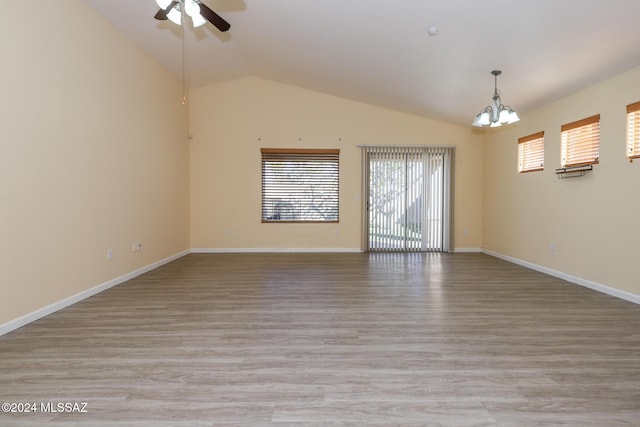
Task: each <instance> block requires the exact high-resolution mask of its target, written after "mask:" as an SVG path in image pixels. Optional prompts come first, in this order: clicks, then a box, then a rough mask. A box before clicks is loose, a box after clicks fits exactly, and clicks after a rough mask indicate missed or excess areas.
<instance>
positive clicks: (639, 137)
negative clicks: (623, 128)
mask: <svg viewBox="0 0 640 427" xmlns="http://www.w3.org/2000/svg"><path fill="white" fill-rule="evenodd" d="M627 157H628V158H629V159H637V158H640V102H636V103H634V104H630V105H627Z"/></svg>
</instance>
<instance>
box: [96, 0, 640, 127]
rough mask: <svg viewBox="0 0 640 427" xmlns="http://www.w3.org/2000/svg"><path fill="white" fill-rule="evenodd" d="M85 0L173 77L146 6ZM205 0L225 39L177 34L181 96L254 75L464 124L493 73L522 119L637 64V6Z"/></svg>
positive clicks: (139, 1) (171, 36) (148, 1)
mask: <svg viewBox="0 0 640 427" xmlns="http://www.w3.org/2000/svg"><path fill="white" fill-rule="evenodd" d="M86 1H87V3H89V4H90V5H91V6H93V7H94V8H95V9H96V10H97V11H98V12H99V13H100V14H101V15H103V16H104V17H105V18H106V19H107V20H109V21H111V22H112V23H113V25H114V26H116V27H117V28H118V29H120V30H121V31H122V32H123V33H124V34H125V35H126V36H127V37H128V38H129V39H131V40H132V41H133V42H134V43H135V44H137V45H139V46H140V47H141V48H142V49H144V50H145V51H147V52H148V53H149V54H150V55H151V56H153V57H155V58H156V59H157V61H158V62H159V63H160V64H162V65H163V66H164V67H166V68H167V69H169V70H170V71H171V72H173V73H174V74H175V75H176V76H178V77H179V78H181V77H182V48H183V38H182V37H183V36H182V28H181V27H178V26H176V25H175V24H173V23H171V22H170V21H157V20H155V19H153V15H154V14H155V13H156V11H157V10H158V7H157V5H156V3H155V1H154V0H135V1H132V0H86ZM203 3H205V4H206V5H208V6H209V7H210V8H211V9H213V10H214V11H216V12H217V13H218V14H220V15H221V16H223V17H224V18H225V19H226V20H227V21H228V22H229V23H231V30H230V31H229V32H227V33H220V32H219V31H218V30H216V29H215V27H213V26H212V25H210V24H206V25H205V26H203V27H200V28H197V29H193V28H192V27H191V26H190V25H189V26H187V27H185V31H184V36H185V38H184V44H185V47H186V49H185V53H186V56H185V58H186V67H185V70H186V73H185V74H186V82H187V84H188V85H189V86H191V87H195V86H201V85H206V84H210V83H215V82H220V81H224V80H230V79H235V78H239V77H243V76H259V77H263V78H266V79H271V80H274V81H278V82H282V83H286V84H290V85H295V86H299V87H303V88H307V89H311V90H314V91H318V92H324V93H327V94H331V95H335V96H339V97H342V98H348V99H352V100H355V101H361V102H365V103H369V104H374V105H379V106H382V107H386V108H391V109H396V110H399V111H405V112H409V113H413V114H418V115H422V116H426V117H432V118H435V119H439V120H446V121H450V122H454V123H460V124H465V125H470V123H471V121H472V120H473V118H474V116H475V115H476V114H477V113H478V112H479V111H480V110H481V109H482V108H483V107H485V106H486V105H488V103H489V101H490V98H491V95H492V93H493V86H494V81H493V76H491V74H490V72H491V70H493V69H500V70H502V71H503V74H502V75H501V76H500V77H499V79H498V88H499V89H500V91H501V94H502V101H503V102H504V103H505V104H508V105H510V106H512V107H513V108H515V109H516V110H517V111H518V112H519V113H520V114H521V115H522V114H523V113H526V112H527V111H530V110H532V109H534V108H536V107H539V106H542V105H544V104H546V103H548V102H551V101H554V100H556V99H559V98H561V97H563V96H565V95H568V94H570V93H572V92H575V91H577V90H579V89H581V88H583V87H586V86H589V85H591V84H593V83H595V82H598V81H600V80H603V79H605V78H607V77H610V76H613V75H616V74H619V73H621V72H623V71H625V70H627V69H630V68H632V67H634V66H637V65H640V44H638V41H639V40H640V25H638V16H640V1H637V0H607V1H604V0H598V1H596V0H580V1H578V0H573V1H570V0H535V1H525V0H519V1H513V0H484V1H483V0H203ZM189 24H190V22H189ZM431 26H436V27H437V28H438V29H439V32H438V34H437V35H435V36H431V35H429V34H428V31H427V30H428V28H429V27H431Z"/></svg>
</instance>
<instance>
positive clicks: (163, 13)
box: [153, 1, 178, 21]
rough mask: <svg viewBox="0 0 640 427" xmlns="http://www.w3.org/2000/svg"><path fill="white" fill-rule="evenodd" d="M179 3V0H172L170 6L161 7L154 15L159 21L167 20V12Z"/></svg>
mask: <svg viewBox="0 0 640 427" xmlns="http://www.w3.org/2000/svg"><path fill="white" fill-rule="evenodd" d="M177 4H178V2H177V1H172V2H171V3H169V6H167V8H166V9H160V10H159V11H158V12H157V13H156V14H155V15H154V16H153V17H154V18H156V19H157V20H158V21H166V20H167V19H168V18H167V13H169V11H170V10H171V9H173V7H174V6H175V5H177Z"/></svg>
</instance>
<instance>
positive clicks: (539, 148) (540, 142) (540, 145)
mask: <svg viewBox="0 0 640 427" xmlns="http://www.w3.org/2000/svg"><path fill="white" fill-rule="evenodd" d="M541 170H544V132H538V133H534V134H532V135H528V136H523V137H522V138H518V172H535V171H541Z"/></svg>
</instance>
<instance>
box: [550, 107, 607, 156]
mask: <svg viewBox="0 0 640 427" xmlns="http://www.w3.org/2000/svg"><path fill="white" fill-rule="evenodd" d="M560 131H561V136H562V166H563V167H572V166H585V165H592V164H596V163H598V162H599V160H600V114H598V115H595V116H591V117H587V118H586V119H582V120H578V121H577V122H572V123H567V124H565V125H562V127H561V128H560Z"/></svg>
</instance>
